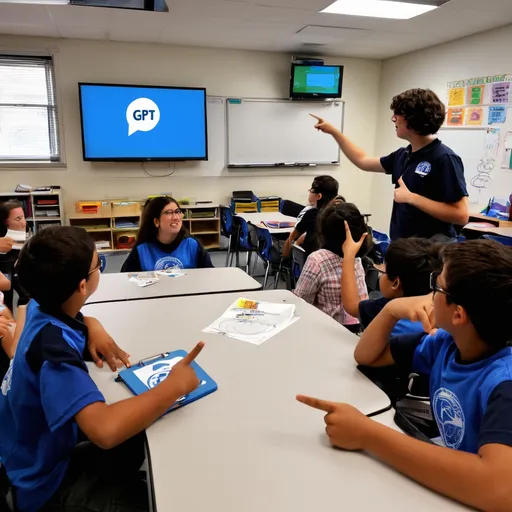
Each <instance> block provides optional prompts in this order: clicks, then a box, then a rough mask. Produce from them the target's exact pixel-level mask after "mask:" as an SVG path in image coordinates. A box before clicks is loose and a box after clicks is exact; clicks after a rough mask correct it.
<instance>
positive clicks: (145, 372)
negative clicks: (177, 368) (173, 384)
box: [116, 350, 217, 414]
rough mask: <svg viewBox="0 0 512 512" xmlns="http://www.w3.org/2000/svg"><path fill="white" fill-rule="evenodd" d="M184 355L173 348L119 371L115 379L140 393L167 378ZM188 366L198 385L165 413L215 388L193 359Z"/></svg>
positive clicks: (137, 393)
mask: <svg viewBox="0 0 512 512" xmlns="http://www.w3.org/2000/svg"><path fill="white" fill-rule="evenodd" d="M186 355H187V352H185V351H184V350H175V351H173V352H167V353H163V354H160V355H158V356H152V357H150V358H148V359H143V360H142V361H139V362H138V363H136V364H134V365H133V366H132V367H130V368H126V369H125V370H122V371H120V372H119V375H118V376H117V378H116V381H118V382H123V383H124V384H125V385H126V386H127V387H128V389H129V390H130V391H131V392H132V393H133V394H134V395H140V394H142V393H145V392H146V391H148V390H149V389H152V388H154V387H155V386H157V385H158V384H160V382H162V381H163V380H164V379H165V378H167V376H168V375H169V373H170V371H171V369H172V367H173V366H174V364H176V363H178V362H179V361H180V360H181V359H183V358H184V357H185V356H186ZM190 366H191V367H192V368H193V369H194V371H195V372H196V375H197V378H198V379H199V382H200V385H199V386H198V387H197V389H195V390H194V391H192V392H191V393H189V394H188V395H185V396H182V397H181V398H179V399H178V400H177V401H176V402H175V403H174V404H173V405H172V406H171V407H170V409H169V410H168V411H167V413H169V412H171V411H173V410H175V409H178V408H179V407H183V406H185V405H187V404H190V403H191V402H195V401H196V400H199V399H200V398H203V396H206V395H209V394H210V393H213V392H214V391H216V390H217V383H216V382H215V381H214V380H213V379H212V378H211V377H210V376H209V375H208V374H207V373H206V372H205V371H204V370H203V369H202V368H201V367H200V366H199V365H198V364H197V363H196V362H195V361H192V363H191V365H190ZM167 413H166V414H167Z"/></svg>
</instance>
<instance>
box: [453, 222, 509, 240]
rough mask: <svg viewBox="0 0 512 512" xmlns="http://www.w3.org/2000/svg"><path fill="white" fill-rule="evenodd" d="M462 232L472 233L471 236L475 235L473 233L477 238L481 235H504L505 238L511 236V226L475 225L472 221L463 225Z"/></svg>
mask: <svg viewBox="0 0 512 512" xmlns="http://www.w3.org/2000/svg"><path fill="white" fill-rule="evenodd" d="M462 233H463V234H466V235H469V236H471V235H472V236H473V237H475V235H476V238H479V237H481V236H482V235H498V236H504V237H507V238H512V227H494V228H490V227H485V226H483V227H482V226H477V225H475V224H473V223H470V224H466V226H464V227H463V228H462Z"/></svg>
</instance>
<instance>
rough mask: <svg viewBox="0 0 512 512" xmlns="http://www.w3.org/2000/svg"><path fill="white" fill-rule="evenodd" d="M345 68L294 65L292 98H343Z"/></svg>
mask: <svg viewBox="0 0 512 512" xmlns="http://www.w3.org/2000/svg"><path fill="white" fill-rule="evenodd" d="M342 84H343V66H309V65H305V64H292V76H291V79H290V97H291V98H293V99H324V98H341V89H342Z"/></svg>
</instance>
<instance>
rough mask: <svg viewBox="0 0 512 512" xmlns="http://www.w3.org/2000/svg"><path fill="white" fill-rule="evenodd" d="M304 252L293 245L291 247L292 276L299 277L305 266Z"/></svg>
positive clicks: (305, 256)
mask: <svg viewBox="0 0 512 512" xmlns="http://www.w3.org/2000/svg"><path fill="white" fill-rule="evenodd" d="M306 259H307V255H306V251H305V250H304V249H302V247H299V246H297V245H295V244H293V245H292V260H293V265H294V275H295V277H299V276H300V273H301V272H302V269H303V268H304V265H305V264H306Z"/></svg>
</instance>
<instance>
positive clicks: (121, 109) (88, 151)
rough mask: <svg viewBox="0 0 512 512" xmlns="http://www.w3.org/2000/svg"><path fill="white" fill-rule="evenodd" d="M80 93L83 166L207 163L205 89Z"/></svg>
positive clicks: (99, 87) (92, 88)
mask: <svg viewBox="0 0 512 512" xmlns="http://www.w3.org/2000/svg"><path fill="white" fill-rule="evenodd" d="M78 87H79V97H80V113H81V120H82V146H83V158H84V160H89V161H103V162H115V161H123V162H129V161H134V162H148V161H179V160H208V137H207V124H206V90H205V89H203V88H180V87H154V86H140V85H116V84H92V83H79V84H78Z"/></svg>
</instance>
